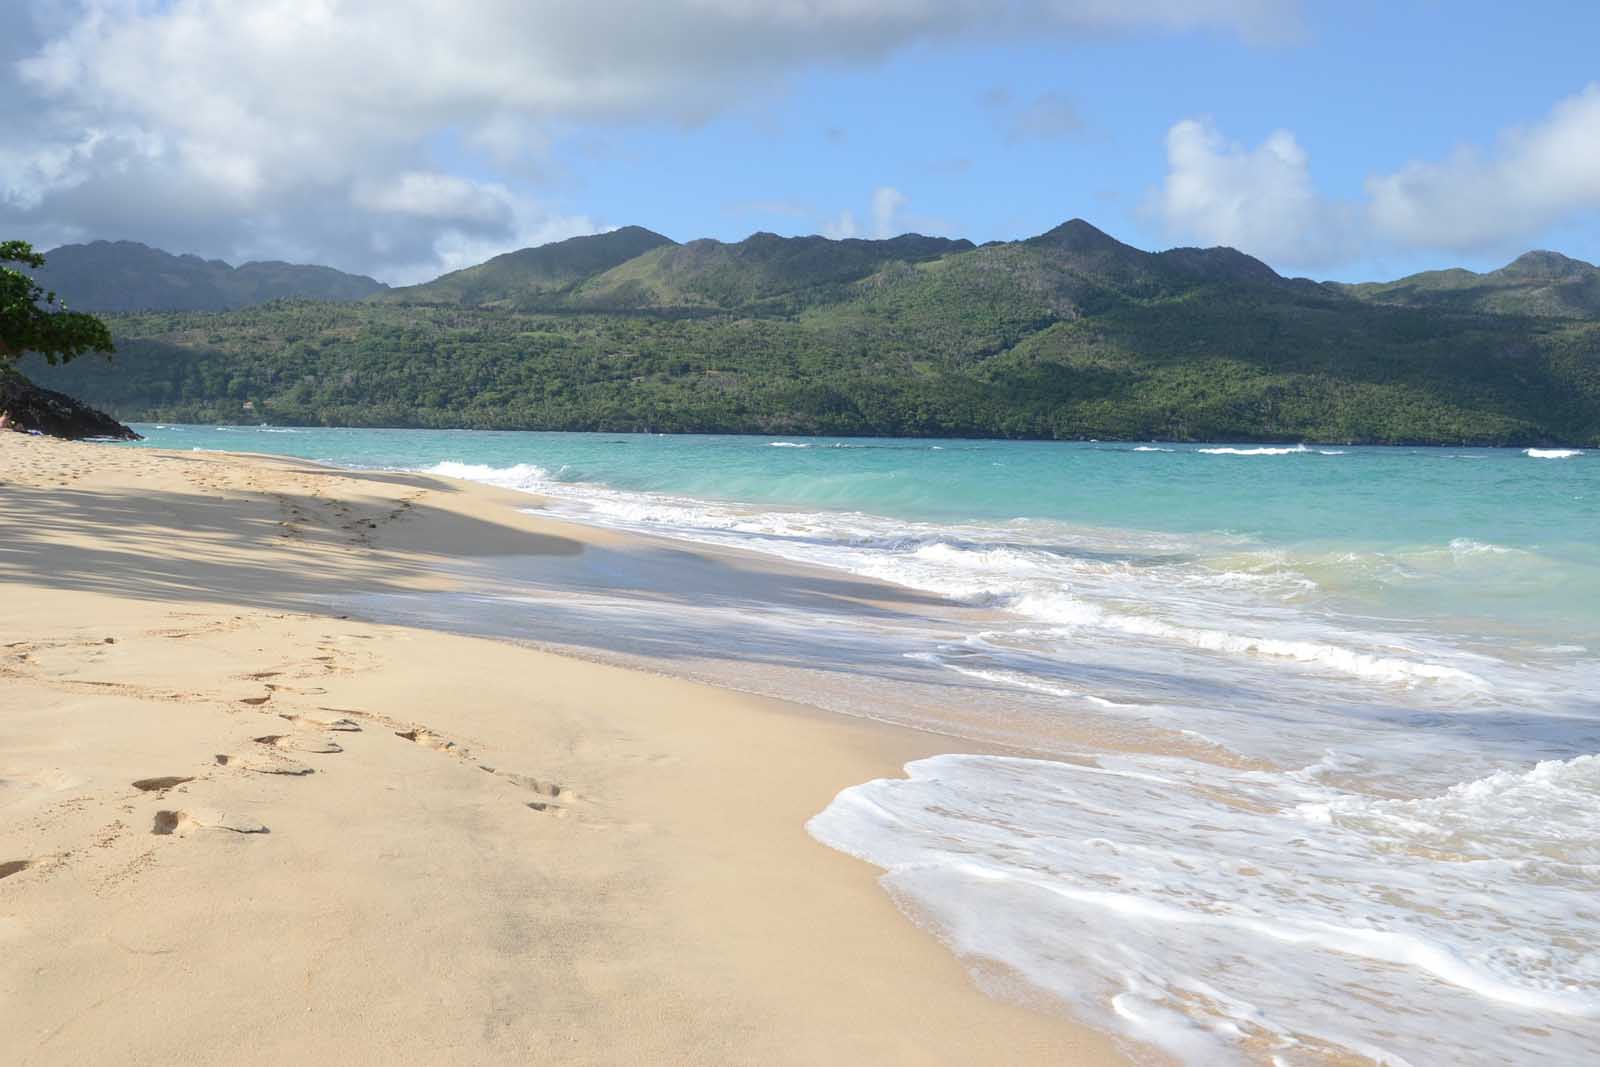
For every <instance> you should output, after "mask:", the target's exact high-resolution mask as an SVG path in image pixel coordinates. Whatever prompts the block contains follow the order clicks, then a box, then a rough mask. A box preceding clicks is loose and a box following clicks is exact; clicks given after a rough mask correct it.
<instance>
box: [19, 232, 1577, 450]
mask: <svg viewBox="0 0 1600 1067" xmlns="http://www.w3.org/2000/svg"><path fill="white" fill-rule="evenodd" d="M617 233H619V234H622V236H621V237H619V238H615V239H613V240H612V241H611V242H603V241H600V240H599V239H598V238H580V239H578V241H579V242H588V243H587V244H585V243H579V244H576V245H574V244H573V242H565V243H564V245H565V246H566V247H563V246H546V248H547V249H555V250H557V251H555V252H547V253H546V254H545V255H543V256H542V257H541V256H527V255H524V254H522V253H513V254H512V255H511V256H510V257H499V258H498V259H497V260H493V261H490V263H489V264H485V265H484V268H474V270H476V271H477V273H476V274H472V273H471V272H461V273H462V274H466V275H467V277H466V278H465V279H463V278H461V277H460V276H459V275H449V276H446V278H444V279H441V280H440V282H436V283H432V284H431V286H423V287H417V289H416V290H415V291H408V290H394V291H391V292H388V293H384V294H380V295H379V296H377V297H375V298H373V299H370V300H368V301H365V302H362V303H358V304H332V303H326V302H309V301H279V302H275V303H271V304H267V305H263V306H260V307H254V308H247V309H242V310H235V311H229V312H225V313H220V314H204V313H139V314H127V315H117V316H113V317H111V318H110V320H109V321H110V323H111V325H112V329H113V332H114V334H115V336H116V338H117V342H118V348H119V354H118V357H117V361H116V363H115V365H114V366H110V367H108V366H105V365H104V364H101V363H99V362H98V361H91V360H80V361H78V363H76V364H73V365H71V366H68V367H65V368H56V369H52V370H49V371H46V370H44V369H42V368H39V367H30V368H29V373H30V374H34V375H35V376H36V377H37V378H38V379H39V380H40V381H41V382H43V383H45V384H48V385H50V386H51V387H53V388H59V389H63V390H65V391H67V392H71V393H74V394H75V395H78V396H81V397H83V398H84V399H85V400H87V401H89V402H90V403H93V404H96V405H98V406H102V407H105V408H106V409H107V410H109V411H111V412H113V413H115V414H116V415H118V416H119V417H122V418H124V419H157V420H174V421H175V420H194V421H232V422H239V421H244V422H262V421H269V422H283V423H303V424H327V425H355V426H377V425H385V426H461V427H478V428H502V429H513V428H519V429H520V428H527V429H535V428H537V429H567V430H586V429H603V430H653V431H667V432H673V431H707V432H774V433H776V432H783V433H812V432H814V433H839V434H843V433H876V434H912V435H934V434H938V435H975V436H1007V437H1046V438H1052V437H1053V438H1096V437H1097V438H1103V439H1108V438H1151V437H1161V438H1171V439H1180V440H1181V439H1188V440H1200V439H1211V440H1215V439H1232V440H1286V439H1287V440H1294V439H1306V440H1325V441H1341V442H1342V441H1354V442H1411V443H1480V444H1535V443H1550V442H1564V443H1577V444H1586V445H1600V322H1597V321H1596V320H1595V319H1593V318H1585V317H1582V316H1578V315H1569V316H1558V315H1554V314H1541V315H1509V314H1490V313H1485V312H1484V311H1482V310H1480V309H1479V308H1477V307H1476V306H1470V305H1469V306H1466V307H1461V308H1457V307H1455V306H1452V305H1449V304H1445V305H1443V306H1439V305H1435V304H1431V303H1430V304H1425V305H1424V306H1399V305H1397V304H1396V303H1391V302H1387V301H1384V302H1379V301H1377V300H1375V299H1374V298H1373V297H1372V295H1371V294H1359V295H1357V294H1352V293H1349V292H1346V291H1344V290H1342V289H1341V288H1339V287H1334V286H1329V285H1322V284H1317V283H1314V282H1310V281H1306V280H1304V279H1285V278H1282V277H1280V276H1278V275H1277V274H1276V273H1274V272H1273V271H1272V270H1271V269H1270V268H1269V267H1267V266H1266V265H1265V264H1263V263H1261V262H1259V261H1258V260H1254V259H1252V258H1250V257H1248V256H1245V255H1242V254H1241V253H1238V252H1236V251H1233V250H1231V249H1174V250H1171V251H1168V252H1162V253H1156V254H1152V253H1146V252H1142V251H1139V250H1137V249H1134V248H1131V247H1129V246H1127V245H1124V244H1122V243H1120V242H1117V241H1115V240H1114V239H1112V238H1110V237H1108V236H1107V235H1105V234H1104V233H1101V232H1100V231H1099V230H1096V229H1095V228H1094V227H1092V226H1090V225H1089V224H1087V223H1084V222H1081V221H1077V220H1075V221H1073V222H1070V223H1067V224H1064V225H1063V226H1060V227H1057V228H1056V229H1055V230H1052V231H1050V232H1049V233H1047V234H1043V235H1041V236H1039V237H1037V238H1033V239H1030V240H1027V241H1021V242H1012V243H1004V244H991V245H986V246H982V247H977V248H974V247H972V246H971V245H970V244H969V243H967V242H951V241H943V240H939V239H931V238H921V237H916V236H908V237H902V238H896V239H895V240H893V241H848V242H833V241H826V240H824V239H822V238H779V237H774V236H772V235H756V236H755V237H752V238H750V239H749V240H747V241H745V242H740V243H738V244H723V243H720V242H709V241H707V242H691V243H688V244H683V245H678V244H674V243H672V242H670V241H667V239H665V238H661V237H660V236H659V235H656V234H652V233H650V231H647V230H640V229H637V228H632V229H630V230H629V231H617ZM629 244H644V245H648V247H646V248H645V249H644V250H643V251H642V252H637V253H635V254H633V255H631V256H629V257H628V258H626V259H623V260H622V261H621V262H617V263H609V261H610V260H612V259H615V257H616V255H617V254H618V253H619V247H618V246H624V247H622V248H621V249H620V250H621V251H627V250H628V248H627V247H626V246H627V245H629ZM532 251H534V252H538V251H540V250H532ZM517 257H521V258H520V259H518V258H517ZM488 268H492V269H488ZM585 269H589V270H591V271H592V272H591V273H588V274H584V273H583V271H584V270H585ZM445 283H448V284H445ZM408 292H413V293H414V295H412V296H410V297H408V296H407V295H406V294H407V293H408Z"/></svg>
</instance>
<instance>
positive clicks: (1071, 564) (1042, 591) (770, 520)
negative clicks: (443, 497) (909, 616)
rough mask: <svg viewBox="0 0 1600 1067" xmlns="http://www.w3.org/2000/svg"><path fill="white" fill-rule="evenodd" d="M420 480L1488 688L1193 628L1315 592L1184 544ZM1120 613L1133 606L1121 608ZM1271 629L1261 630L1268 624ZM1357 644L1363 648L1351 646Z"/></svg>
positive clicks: (1462, 672)
mask: <svg viewBox="0 0 1600 1067" xmlns="http://www.w3.org/2000/svg"><path fill="white" fill-rule="evenodd" d="M428 471H429V472H430V473H435V474H444V475H448V476H452V477H459V478H470V479H474V480H478V481H484V482H488V483H490V484H494V485H500V486H506V487H509V488H517V489H524V490H528V491H532V492H538V493H541V494H548V495H550V496H553V497H555V498H556V499H557V500H558V501H559V502H560V503H561V504H562V505H563V506H564V507H566V508H568V509H572V510H569V512H568V513H569V514H573V515H574V516H575V517H581V518H584V519H585V520H587V521H595V522H600V523H602V524H606V525H617V526H622V527H625V528H629V529H636V530H645V531H649V532H652V533H661V534H667V535H669V536H675V537H684V538H688V539H691V540H697V541H703V542H708V543H712V544H727V545H735V546H738V547H741V548H747V549H748V548H753V549H756V550H758V551H764V552H770V553H772V554H774V555H779V556H783V557H784V558H787V559H792V560H797V561H800V562H805V563H812V564H819V565H822V566H829V567H837V568H840V569H843V570H848V571H851V572H853V573H856V574H861V575H864V576H867V577H872V578H877V579H879V580H883V581H890V582H895V583H897V584H900V585H904V586H909V587H911V588H915V589H920V590H925V591H928V592H932V593H936V594H938V595H941V596H946V597H950V598H953V599H956V600H958V601H963V602H966V603H970V604H974V605H979V606H984V607H990V608H998V609H1003V610H1007V611H1012V612H1015V613H1017V614H1019V615H1023V616H1025V617H1028V618H1032V619H1038V620H1041V621H1046V622H1051V623H1055V624H1058V625H1063V626H1070V627H1079V628H1091V629H1096V630H1099V631H1102V632H1109V633H1114V634H1120V635H1126V636H1132V637H1137V638H1145V639H1149V640H1153V641H1159V642H1168V643H1171V644H1175V645H1178V646H1182V647H1185V648H1189V649H1195V650H1200V651H1203V652H1209V653H1214V654H1218V655H1223V656H1229V657H1235V658H1250V659H1268V660H1277V661H1282V662H1293V663H1297V664H1301V665H1304V666H1305V667H1306V668H1309V669H1312V670H1317V671H1323V672H1333V673H1338V674H1342V675H1345V676H1348V677H1354V678H1359V679H1363V680H1365V681H1368V682H1372V683H1376V684H1382V685H1402V686H1416V685H1421V684H1448V685H1451V686H1453V687H1455V688H1456V689H1465V690H1478V691H1483V690H1488V689H1490V688H1491V682H1490V681H1489V680H1487V679H1486V678H1484V677H1482V676H1480V675H1479V674H1478V673H1477V672H1476V671H1474V670H1472V669H1469V667H1468V666H1467V665H1464V664H1451V663H1448V662H1435V661H1430V660H1427V659H1422V658H1417V657H1415V656H1414V655H1411V654H1406V653H1405V652H1403V651H1401V650H1399V649H1398V648H1396V647H1394V646H1395V645H1396V644H1397V643H1396V642H1387V643H1384V642H1382V641H1377V640H1375V639H1374V638H1373V637H1372V635H1370V634H1364V633H1359V632H1357V633H1329V632H1328V631H1327V629H1326V627H1323V626H1320V625H1313V624H1311V622H1310V621H1309V620H1295V621H1294V622H1293V624H1292V625H1293V628H1294V629H1298V630H1301V631H1303V632H1301V633H1292V632H1285V629H1286V627H1285V623H1284V620H1282V619H1279V618H1276V617H1274V618H1273V619H1271V620H1270V622H1263V621H1254V622H1252V621H1251V620H1249V619H1247V618H1244V617H1241V618H1239V619H1238V620H1236V621H1234V622H1233V625H1222V626H1218V625H1204V624H1201V623H1200V622H1199V620H1197V619H1194V618H1191V617H1189V613H1190V611H1191V610H1193V609H1192V606H1191V604H1190V601H1189V596H1190V594H1191V593H1192V592H1204V593H1205V594H1207V595H1208V596H1213V597H1214V596H1217V595H1221V594H1225V593H1234V594H1242V595H1245V596H1247V597H1255V596H1260V595H1263V594H1266V595H1275V596H1276V597H1277V598H1278V599H1279V600H1280V601H1288V600H1292V599H1294V598H1295V597H1298V596H1303V595H1305V594H1306V593H1307V592H1308V591H1311V590H1314V589H1315V588H1316V583H1315V582H1314V581H1312V580H1311V579H1309V578H1307V577H1306V576H1305V575H1304V574H1302V573H1300V572H1298V571H1295V570H1293V569H1292V568H1284V567H1282V566H1275V567H1273V568H1271V569H1269V570H1264V571H1257V572H1251V571H1245V570H1239V569H1229V570H1224V571H1215V570H1210V569H1207V568H1202V567H1196V566H1194V565H1192V564H1185V563H1183V562H1182V559H1181V557H1182V555H1183V551H1182V550H1183V548H1184V547H1185V546H1186V545H1192V544H1193V542H1192V540H1191V541H1183V540H1178V539H1174V538H1171V537H1166V536H1161V535H1142V539H1141V540H1139V541H1136V542H1132V543H1127V542H1124V543H1118V544H1115V545H1105V546H1101V545H1099V544H1096V543H1094V542H1089V543H1087V544H1086V545H1085V546H1084V547H1085V548H1086V549H1088V551H1086V552H1084V553H1083V554H1081V555H1079V554H1074V553H1072V552H1061V551H1051V550H1049V549H1048V548H1047V547H1046V546H1045V545H1040V544H1031V543H1029V538H1028V537H1027V536H1026V535H1025V533H1024V531H1023V530H1020V529H1017V528H1016V524H1012V527H1011V528H1009V529H1005V530H997V529H995V528H993V527H962V526H947V525H932V524H923V523H906V522H898V521H895V520H892V519H886V518H880V517H876V516H870V515H863V514H860V513H838V512H810V511H780V510H753V509H751V508H748V507H743V506H738V505H731V504H721V503H717V502H714V501H706V500H698V499H692V498H686V497H674V496H669V495H666V494H659V493H634V492H624V491H619V490H614V489H609V488H606V487H602V486H595V485H592V484H569V483H562V482H558V481H553V480H552V479H551V477H550V473H549V472H548V471H547V470H545V469H544V468H542V467H539V466H536V465H534V464H519V465H517V466H514V467H506V468H493V467H487V466H483V465H477V464H463V463H455V462H445V463H440V464H437V465H435V466H433V467H430V468H428ZM1051 532H1053V531H1051ZM1080 536H1081V535H1080ZM1122 536H1124V537H1133V536H1134V535H1132V534H1131V533H1124V534H1123V535H1122ZM1002 538H1005V540H1001V539H1002ZM1452 547H1454V546H1452ZM1462 551H1470V549H1467V548H1463V549H1462ZM1140 552H1144V553H1149V554H1154V555H1159V556H1174V557H1178V561H1177V562H1174V563H1172V564H1168V565H1163V566H1157V567H1145V568H1139V567H1135V566H1133V565H1132V564H1131V563H1130V562H1128V561H1127V559H1126V558H1118V556H1119V555H1121V556H1123V557H1126V556H1129V555H1137V554H1139V553H1140ZM1129 603H1133V604H1137V605H1138V606H1139V608H1140V610H1137V611H1135V610H1129V609H1128V608H1127V607H1125V606H1123V605H1125V604H1129ZM1163 605H1169V606H1170V607H1169V609H1168V610H1171V608H1179V609H1182V611H1183V613H1184V616H1183V617H1179V618H1172V617H1167V616H1166V614H1165V613H1164V612H1163V610H1162V608H1163ZM1218 606H1219V605H1218V604H1217V603H1216V602H1215V601H1211V600H1208V601H1207V602H1205V603H1204V604H1203V605H1201V606H1200V610H1202V611H1205V612H1214V611H1215V610H1216V608H1217V607H1218ZM1269 625H1270V627H1271V629H1270V630H1269V629H1266V628H1264V627H1266V626H1269ZM1356 640H1359V641H1360V642H1361V644H1360V645H1356V644H1352V642H1353V641H1356ZM1457 658H1461V657H1457Z"/></svg>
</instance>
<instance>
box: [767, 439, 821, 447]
mask: <svg viewBox="0 0 1600 1067" xmlns="http://www.w3.org/2000/svg"><path fill="white" fill-rule="evenodd" d="M767 447H768V448H810V447H811V446H810V445H809V444H807V443H806V442H804V441H768V442H767Z"/></svg>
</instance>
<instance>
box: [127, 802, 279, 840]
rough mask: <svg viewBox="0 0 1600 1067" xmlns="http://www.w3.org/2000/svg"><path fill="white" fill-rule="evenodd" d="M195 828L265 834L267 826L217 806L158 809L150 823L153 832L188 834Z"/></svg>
mask: <svg viewBox="0 0 1600 1067" xmlns="http://www.w3.org/2000/svg"><path fill="white" fill-rule="evenodd" d="M193 830H231V831H233V832H234V833H236V834H264V833H267V828H266V826H264V825H262V824H261V823H259V822H257V821H256V820H254V819H252V818H250V817H249V816H248V815H230V814H228V813H227V812H225V811H217V810H216V809H215V808H196V809H195V810H193V811H158V812H156V817H155V820H154V821H153V822H152V823H151V824H150V832H151V833H152V834H159V835H167V834H187V833H189V832H191V831H193Z"/></svg>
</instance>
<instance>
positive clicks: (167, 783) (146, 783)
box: [131, 774, 194, 793]
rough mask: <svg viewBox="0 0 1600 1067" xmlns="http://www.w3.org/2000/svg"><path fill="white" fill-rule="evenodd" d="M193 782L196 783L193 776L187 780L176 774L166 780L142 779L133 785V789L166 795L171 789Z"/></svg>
mask: <svg viewBox="0 0 1600 1067" xmlns="http://www.w3.org/2000/svg"><path fill="white" fill-rule="evenodd" d="M192 781H194V777H193V776H192V775H191V776H189V777H187V778H185V777H182V776H180V775H176V774H174V775H169V776H167V777H165V778H141V779H139V780H138V781H137V782H133V783H131V784H132V785H133V787H134V788H135V789H137V790H139V791H140V792H144V793H165V792H166V791H167V790H169V789H171V788H172V787H173V786H175V785H182V784H183V783H185V782H192Z"/></svg>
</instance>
